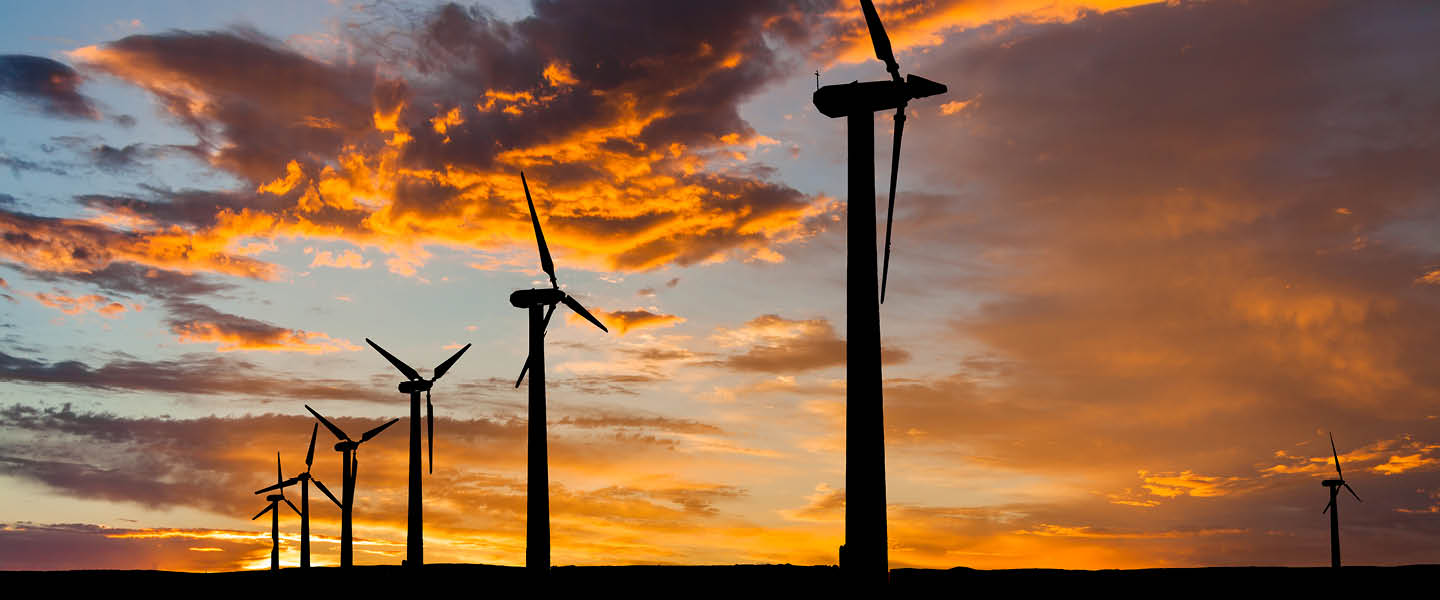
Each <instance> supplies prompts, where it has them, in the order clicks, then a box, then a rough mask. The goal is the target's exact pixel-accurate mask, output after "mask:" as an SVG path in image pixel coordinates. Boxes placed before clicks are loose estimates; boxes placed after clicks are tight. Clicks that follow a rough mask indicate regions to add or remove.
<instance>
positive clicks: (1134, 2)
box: [822, 0, 1154, 73]
mask: <svg viewBox="0 0 1440 600" xmlns="http://www.w3.org/2000/svg"><path fill="white" fill-rule="evenodd" d="M1153 3H1154V0H1006V1H1004V2H969V1H967V0H932V1H929V2H912V1H910V0H877V1H876V2H875V10H876V12H878V13H879V14H880V20H881V22H883V23H884V24H885V32H886V33H887V34H888V35H889V37H890V44H891V46H892V47H893V48H894V50H895V53H896V54H897V55H898V54H899V53H901V52H904V51H907V50H921V49H924V48H926V47H933V46H938V45H940V44H941V42H943V41H944V39H945V34H947V33H951V32H954V31H957V30H962V29H970V28H975V27H980V26H984V25H989V24H994V23H1000V22H1004V21H1012V20H1013V21H1022V22H1031V23H1068V22H1071V21H1074V20H1076V19H1079V18H1081V17H1082V16H1084V15H1086V14H1087V13H1090V12H1101V13H1104V12H1110V11H1114V10H1122V9H1125V8H1131V7H1135V6H1142V5H1146V4H1153ZM837 6H839V7H840V8H839V9H838V10H836V11H832V12H831V13H829V14H827V15H826V17H827V18H829V19H830V20H831V22H832V23H834V24H835V26H836V28H837V29H839V31H837V32H836V33H837V37H836V38H835V39H834V40H832V41H829V42H828V43H827V44H826V45H824V46H823V47H822V48H824V49H826V50H829V51H831V52H834V51H836V50H839V52H838V55H835V58H834V60H835V61H836V62H847V63H857V62H864V61H867V60H875V48H874V46H873V45H871V41H870V33H869V30H868V29H867V28H866V26H865V17H864V14H863V13H862V12H861V11H860V7H859V3H856V2H845V3H840V4H838V5H837ZM900 64H901V66H902V72H903V66H904V65H905V60H904V59H903V58H901V59H900ZM881 72H882V73H883V71H881Z"/></svg>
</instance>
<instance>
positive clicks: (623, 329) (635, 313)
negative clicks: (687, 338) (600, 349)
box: [568, 309, 685, 335]
mask: <svg viewBox="0 0 1440 600" xmlns="http://www.w3.org/2000/svg"><path fill="white" fill-rule="evenodd" d="M592 312H594V314H595V318H597V319H600V322H601V323H604V324H605V326H606V327H609V328H611V329H613V330H615V332H616V333H618V334H620V335H625V334H626V333H627V332H629V331H633V330H636V329H647V328H657V327H674V326H676V325H679V324H681V323H684V322H685V317H677V316H675V315H667V314H664V313H654V312H650V311H648V310H644V309H635V310H617V311H613V312H612V311H603V310H601V311H592ZM568 318H569V320H570V321H574V322H578V321H583V320H584V319H583V318H582V317H581V316H580V315H577V314H573V313H572V314H571V315H570V316H569V317H568Z"/></svg>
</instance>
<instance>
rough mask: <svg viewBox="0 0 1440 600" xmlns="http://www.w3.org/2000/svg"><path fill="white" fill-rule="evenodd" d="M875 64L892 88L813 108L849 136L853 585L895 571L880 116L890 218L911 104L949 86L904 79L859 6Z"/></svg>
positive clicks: (862, 89)
mask: <svg viewBox="0 0 1440 600" xmlns="http://www.w3.org/2000/svg"><path fill="white" fill-rule="evenodd" d="M860 8H861V10H862V11H864V13H865V23H866V25H867V26H868V27H869V29H870V41H871V42H872V43H873V44H874V46H875V56H876V58H879V59H880V60H881V61H882V62H884V63H885V70H886V71H889V72H890V80H889V81H867V82H864V83H860V82H854V83H846V84H840V85H827V86H825V87H822V88H820V89H818V90H816V91H815V95H814V97H813V101H814V103H815V108H817V109H819V110H820V113H821V114H823V115H825V116H827V117H832V118H834V117H845V119H846V125H847V127H848V129H849V135H848V139H849V145H850V147H849V150H848V152H849V165H848V167H849V171H850V174H849V190H848V192H847V193H848V200H847V202H846V209H845V210H846V215H847V221H848V223H849V224H848V226H847V230H846V252H847V261H846V268H845V279H846V292H845V294H846V300H845V303H846V317H845V325H846V331H847V335H848V337H849V340H848V342H847V344H846V348H847V350H846V353H847V358H846V365H845V379H846V392H845V396H846V397H845V545H843V546H841V547H840V566H841V568H842V569H844V570H845V572H846V573H847V574H848V575H850V576H851V577H852V580H854V581H856V582H860V583H865V584H882V583H884V582H885V581H886V579H887V577H888V575H889V570H890V564H889V563H890V559H889V549H888V547H887V543H888V542H887V539H886V537H887V535H886V523H885V413H884V408H883V402H882V397H883V393H882V389H881V388H882V380H881V374H880V305H879V304H878V303H877V302H876V293H875V291H876V290H875V238H874V235H875V204H874V203H875V163H874V153H875V111H880V110H890V109H894V110H895V140H894V146H893V147H892V149H891V156H890V211H891V213H893V211H894V209H895V181H896V175H897V173H898V171H899V167H900V137H901V135H902V134H903V132H904V131H905V107H906V105H907V104H908V103H909V102H910V101H911V100H914V99H917V98H924V97H927V96H934V95H936V94H943V93H945V91H946V88H945V86H944V85H941V84H939V83H935V82H933V81H930V80H928V79H925V78H924V77H920V76H917V75H909V76H908V77H904V78H902V77H901V76H900V65H899V63H897V62H895V53H894V51H892V50H891V48H890V37H889V36H888V35H886V34H885V26H884V25H883V24H882V23H881V22H880V15H879V14H878V13H876V12H875V5H874V4H873V3H872V2H870V0H861V1H860ZM892 220H893V214H890V213H887V216H886V217H885V267H884V271H883V272H882V273H883V274H882V286H881V293H880V298H881V300H882V301H883V299H884V284H883V280H884V279H888V277H889V271H890V226H891V222H892Z"/></svg>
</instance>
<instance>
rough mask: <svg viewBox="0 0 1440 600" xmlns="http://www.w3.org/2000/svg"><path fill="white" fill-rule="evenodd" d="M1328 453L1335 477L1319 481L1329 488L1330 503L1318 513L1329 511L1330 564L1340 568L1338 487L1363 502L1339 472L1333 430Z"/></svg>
mask: <svg viewBox="0 0 1440 600" xmlns="http://www.w3.org/2000/svg"><path fill="white" fill-rule="evenodd" d="M1330 454H1331V455H1333V456H1334V457H1335V477H1336V478H1335V479H1326V480H1325V481H1322V482H1320V485H1323V486H1325V487H1327V488H1330V503H1329V504H1326V505H1325V510H1322V511H1320V513H1321V514H1324V513H1325V512H1326V511H1329V513H1330V566H1331V567H1334V568H1336V569H1338V568H1340V505H1339V504H1338V503H1336V502H1335V499H1336V497H1338V496H1339V495H1340V488H1342V487H1343V488H1345V489H1346V491H1349V492H1350V495H1351V496H1354V497H1355V500H1356V501H1358V502H1364V500H1361V499H1360V494H1356V493H1355V489H1354V488H1352V487H1350V484H1348V483H1345V475H1344V474H1343V473H1341V472H1340V453H1339V452H1336V451H1335V434H1334V433H1333V432H1332V433H1331V434H1330Z"/></svg>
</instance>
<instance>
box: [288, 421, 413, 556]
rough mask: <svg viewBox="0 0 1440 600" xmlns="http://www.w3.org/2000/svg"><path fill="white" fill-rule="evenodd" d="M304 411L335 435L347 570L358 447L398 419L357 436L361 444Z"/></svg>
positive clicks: (358, 469)
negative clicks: (337, 440)
mask: <svg viewBox="0 0 1440 600" xmlns="http://www.w3.org/2000/svg"><path fill="white" fill-rule="evenodd" d="M305 410H308V411H310V414H312V415H315V418H316V419H320V424H321V425H324V426H325V428H326V429H329V430H330V433H333V434H335V437H336V439H339V440H340V441H339V442H338V443H336V444H335V451H336V452H339V453H340V468H341V480H342V481H341V483H340V486H341V489H340V497H341V498H342V499H341V501H340V566H341V567H349V566H352V565H353V564H354V558H355V554H354V552H353V551H352V549H351V541H352V536H351V528H350V517H351V515H352V514H354V512H355V476H356V475H358V474H359V471H360V458H359V457H358V456H357V454H359V450H360V444H363V443H365V442H368V441H370V438H373V437H375V436H377V435H380V432H382V431H385V428H386V427H389V426H391V425H394V424H395V422H396V421H399V420H400V419H390V420H389V421H386V422H385V424H384V425H381V426H379V427H376V428H374V429H371V430H370V431H367V432H365V433H364V434H362V435H361V436H360V441H358V442H357V441H354V440H352V439H350V436H348V435H345V432H344V431H342V430H341V429H340V428H339V427H336V426H335V424H334V423H331V422H330V421H327V420H325V417H322V416H320V413H318V412H315V409H313V408H310V405H309V404H306V405H305ZM316 483H319V482H316ZM322 489H323V488H322Z"/></svg>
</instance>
